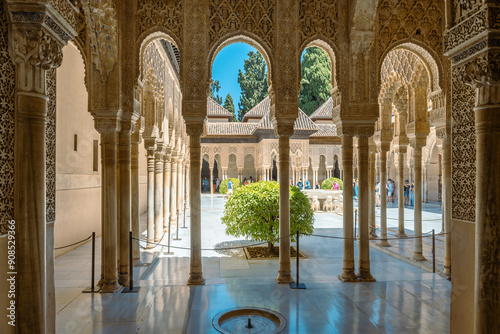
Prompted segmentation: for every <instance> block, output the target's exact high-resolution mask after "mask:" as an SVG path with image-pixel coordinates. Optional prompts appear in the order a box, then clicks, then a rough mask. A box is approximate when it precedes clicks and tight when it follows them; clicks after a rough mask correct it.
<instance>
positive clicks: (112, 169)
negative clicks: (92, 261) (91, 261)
mask: <svg viewBox="0 0 500 334" xmlns="http://www.w3.org/2000/svg"><path fill="white" fill-rule="evenodd" d="M96 128H97V129H98V131H99V128H98V126H96ZM100 133H101V148H102V153H101V156H102V186H101V192H102V195H101V196H102V202H103V209H104V213H103V219H104V220H103V222H102V236H101V238H102V240H103V246H102V247H103V249H102V257H101V261H102V263H103V266H102V267H103V270H104V275H103V285H102V288H101V293H109V292H116V291H118V290H119V289H120V285H119V284H118V268H117V267H118V256H117V241H118V240H117V228H118V222H117V202H116V187H117V184H116V171H117V170H116V161H117V154H116V153H117V152H116V147H117V138H116V137H117V134H116V132H100Z"/></svg>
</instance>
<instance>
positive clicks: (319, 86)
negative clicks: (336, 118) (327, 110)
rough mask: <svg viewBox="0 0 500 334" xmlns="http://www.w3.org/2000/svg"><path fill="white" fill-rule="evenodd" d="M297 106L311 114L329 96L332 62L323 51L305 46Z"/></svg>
mask: <svg viewBox="0 0 500 334" xmlns="http://www.w3.org/2000/svg"><path fill="white" fill-rule="evenodd" d="M301 74H302V80H301V81H300V93H299V107H300V108H301V109H302V110H303V111H304V112H305V113H306V114H307V115H311V114H312V113H313V112H314V111H315V110H316V109H318V107H319V106H321V105H322V104H323V103H324V102H325V101H326V100H328V98H329V97H330V91H331V90H332V64H331V63H330V58H329V57H328V55H327V54H326V52H325V51H323V50H321V49H320V48H316V47H311V48H307V49H306V52H305V54H304V57H303V59H302V68H301Z"/></svg>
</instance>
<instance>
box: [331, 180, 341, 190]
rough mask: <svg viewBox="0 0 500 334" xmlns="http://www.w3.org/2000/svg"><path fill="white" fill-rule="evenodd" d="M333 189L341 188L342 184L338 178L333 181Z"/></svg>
mask: <svg viewBox="0 0 500 334" xmlns="http://www.w3.org/2000/svg"><path fill="white" fill-rule="evenodd" d="M331 190H340V184H339V182H338V181H337V180H335V182H333V184H332V189H331Z"/></svg>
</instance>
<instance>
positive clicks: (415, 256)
mask: <svg viewBox="0 0 500 334" xmlns="http://www.w3.org/2000/svg"><path fill="white" fill-rule="evenodd" d="M411 259H412V260H413V261H426V260H427V259H426V258H425V257H424V256H423V255H422V253H420V252H413V256H412V257H411Z"/></svg>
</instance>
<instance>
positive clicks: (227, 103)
mask: <svg viewBox="0 0 500 334" xmlns="http://www.w3.org/2000/svg"><path fill="white" fill-rule="evenodd" d="M224 108H226V110H227V111H229V112H231V113H232V114H233V122H234V121H236V111H235V110H234V102H233V98H232V97H231V94H227V96H226V99H225V100H224Z"/></svg>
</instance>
